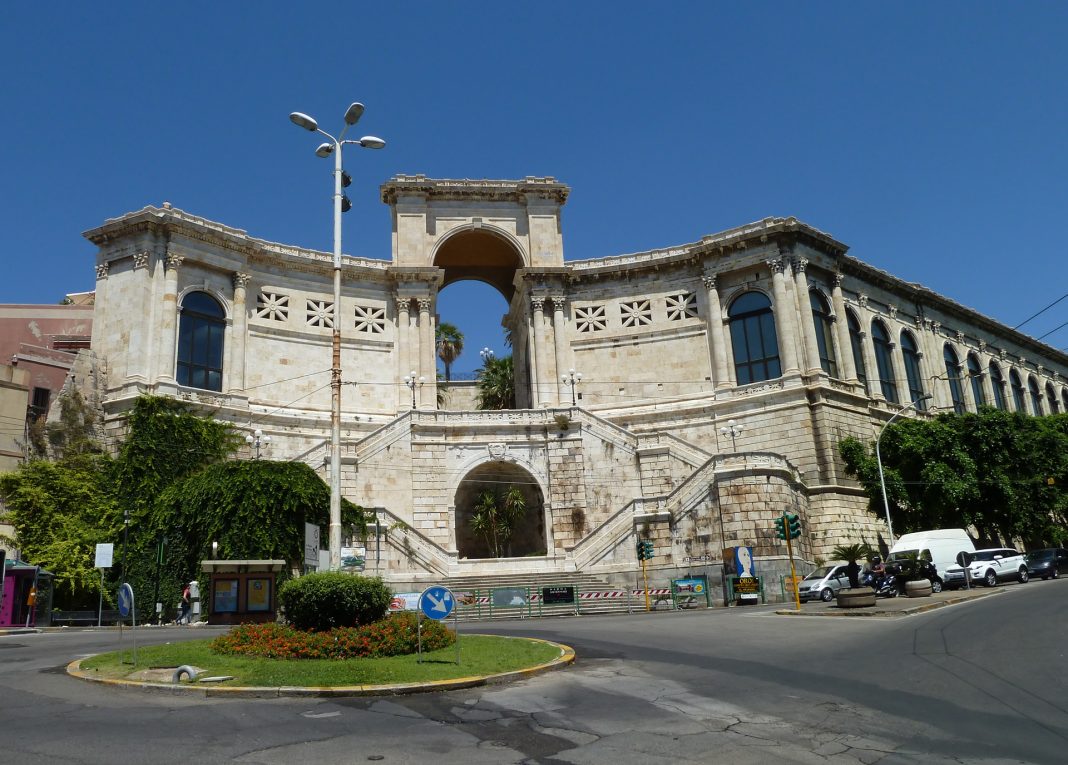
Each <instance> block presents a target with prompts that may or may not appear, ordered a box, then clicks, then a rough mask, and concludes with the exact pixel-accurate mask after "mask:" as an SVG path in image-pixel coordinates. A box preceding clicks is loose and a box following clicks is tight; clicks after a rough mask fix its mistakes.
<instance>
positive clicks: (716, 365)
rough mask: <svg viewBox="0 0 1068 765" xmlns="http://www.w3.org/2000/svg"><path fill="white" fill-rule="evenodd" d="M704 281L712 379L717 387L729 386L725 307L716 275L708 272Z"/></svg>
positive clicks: (703, 278)
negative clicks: (720, 299)
mask: <svg viewBox="0 0 1068 765" xmlns="http://www.w3.org/2000/svg"><path fill="white" fill-rule="evenodd" d="M702 281H704V283H705V295H706V297H707V298H708V316H706V317H705V324H706V326H707V328H708V352H709V355H710V356H711V357H712V359H711V361H712V380H713V382H714V383H715V386H716V388H729V387H731V379H730V372H729V371H728V367H727V343H726V338H725V337H724V332H723V308H722V307H721V305H720V302H719V289H718V288H717V287H716V275H715V274H706V275H705V276H704V277H702Z"/></svg>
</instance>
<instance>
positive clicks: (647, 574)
mask: <svg viewBox="0 0 1068 765" xmlns="http://www.w3.org/2000/svg"><path fill="white" fill-rule="evenodd" d="M642 579H643V580H645V610H646V611H648V610H650V609H649V572H648V571H646V570H645V558H642Z"/></svg>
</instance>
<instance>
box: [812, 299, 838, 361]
mask: <svg viewBox="0 0 1068 765" xmlns="http://www.w3.org/2000/svg"><path fill="white" fill-rule="evenodd" d="M808 301H809V305H811V306H812V323H813V324H814V325H815V326H816V345H817V347H818V350H819V354H820V366H821V367H823V371H824V372H826V373H827V374H829V375H830V376H831V377H838V364H837V362H836V359H835V357H834V339H833V334H832V333H833V331H834V327H833V326H832V322H831V309H830V308H829V307H828V306H827V301H826V300H824V299H823V295H821V294H820V293H818V292H816V291H814V290H813V291H810V292H809V293H808Z"/></svg>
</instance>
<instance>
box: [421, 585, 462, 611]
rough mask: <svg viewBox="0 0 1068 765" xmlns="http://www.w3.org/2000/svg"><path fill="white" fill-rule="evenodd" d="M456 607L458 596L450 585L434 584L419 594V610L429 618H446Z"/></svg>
mask: <svg viewBox="0 0 1068 765" xmlns="http://www.w3.org/2000/svg"><path fill="white" fill-rule="evenodd" d="M455 607H456V598H454V597H453V596H452V591H451V590H449V588H448V587H442V586H440V585H434V586H433V587H427V588H426V589H425V590H423V594H422V595H420V596H419V610H420V611H422V612H423V616H425V617H426V618H428V619H444V618H446V617H447V616H448V615H449V614H451V613H452V610H453V609H454V608H455Z"/></svg>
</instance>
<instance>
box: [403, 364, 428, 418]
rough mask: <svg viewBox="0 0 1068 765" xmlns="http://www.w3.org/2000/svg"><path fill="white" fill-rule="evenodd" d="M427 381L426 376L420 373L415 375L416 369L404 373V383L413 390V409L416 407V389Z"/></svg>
mask: <svg viewBox="0 0 1068 765" xmlns="http://www.w3.org/2000/svg"><path fill="white" fill-rule="evenodd" d="M425 382H426V378H425V377H423V376H422V375H420V376H419V377H416V376H415V370H414V369H413V370H412V371H411V372H409V373H408V374H406V375H404V384H405V385H407V386H408V389H409V390H410V391H411V392H412V409H415V389H416V388H422V387H423V383H425Z"/></svg>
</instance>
